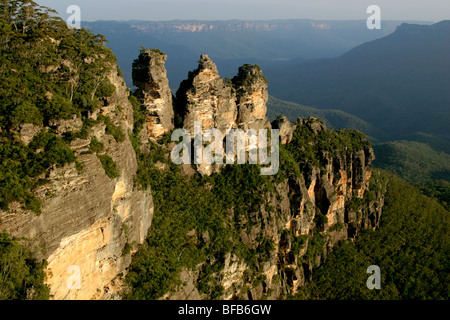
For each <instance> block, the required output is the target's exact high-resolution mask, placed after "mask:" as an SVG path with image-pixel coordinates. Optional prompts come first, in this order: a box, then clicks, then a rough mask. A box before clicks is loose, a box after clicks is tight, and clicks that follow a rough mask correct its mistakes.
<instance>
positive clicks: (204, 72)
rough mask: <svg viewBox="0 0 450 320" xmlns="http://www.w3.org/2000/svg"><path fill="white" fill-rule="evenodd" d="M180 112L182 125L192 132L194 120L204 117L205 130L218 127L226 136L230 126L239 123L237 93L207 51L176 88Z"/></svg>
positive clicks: (202, 120) (178, 110)
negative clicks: (194, 68) (196, 66)
mask: <svg viewBox="0 0 450 320" xmlns="http://www.w3.org/2000/svg"><path fill="white" fill-rule="evenodd" d="M177 112H178V113H179V115H180V117H181V118H182V119H183V123H182V127H183V128H184V129H187V130H189V131H190V132H191V134H193V132H194V122H195V121H201V122H202V126H203V129H205V130H206V129H208V128H217V129H219V130H220V131H221V132H222V134H223V136H225V134H226V130H227V129H232V128H235V127H236V117H237V108H236V94H235V92H234V90H233V87H232V85H231V83H228V82H225V81H224V80H223V79H222V78H221V77H220V75H219V73H218V71H217V67H216V65H215V64H214V62H213V61H212V60H211V59H210V58H209V57H208V56H207V55H202V56H201V57H200V60H199V65H198V68H197V69H196V70H194V71H193V72H190V73H189V76H188V79H187V80H184V81H183V82H182V83H181V85H180V88H179V89H178V91H177Z"/></svg>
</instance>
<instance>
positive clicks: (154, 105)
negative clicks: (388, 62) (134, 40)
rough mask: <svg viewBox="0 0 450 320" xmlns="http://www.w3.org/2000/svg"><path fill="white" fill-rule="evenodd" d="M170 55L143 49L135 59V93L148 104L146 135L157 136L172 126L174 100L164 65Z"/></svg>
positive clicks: (159, 136)
mask: <svg viewBox="0 0 450 320" xmlns="http://www.w3.org/2000/svg"><path fill="white" fill-rule="evenodd" d="M166 60H167V55H166V54H165V53H162V52H161V51H159V50H155V49H154V50H144V51H142V52H141V54H140V55H139V58H138V59H137V60H135V61H134V63H133V83H134V85H135V86H136V87H137V88H138V89H137V91H136V93H135V95H136V97H137V98H138V101H139V102H140V103H141V104H142V105H143V106H144V108H145V111H146V112H145V116H146V124H145V127H144V130H145V133H144V134H145V136H146V138H150V139H158V138H161V137H162V136H163V135H164V134H165V133H167V132H169V131H170V130H172V129H173V120H174V114H173V101H172V92H171V91H170V88H169V81H168V79H167V71H166V68H165V66H164V63H165V61H166Z"/></svg>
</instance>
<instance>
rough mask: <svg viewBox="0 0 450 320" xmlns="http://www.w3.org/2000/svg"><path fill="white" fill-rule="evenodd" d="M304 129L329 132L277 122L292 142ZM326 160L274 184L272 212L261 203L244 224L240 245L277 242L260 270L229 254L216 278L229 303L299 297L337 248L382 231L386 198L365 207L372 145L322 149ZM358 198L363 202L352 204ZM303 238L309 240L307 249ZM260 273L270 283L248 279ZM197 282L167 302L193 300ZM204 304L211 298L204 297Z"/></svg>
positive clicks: (312, 124) (310, 121)
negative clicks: (313, 249) (363, 233)
mask: <svg viewBox="0 0 450 320" xmlns="http://www.w3.org/2000/svg"><path fill="white" fill-rule="evenodd" d="M299 126H304V127H305V128H307V129H308V130H309V131H310V132H311V133H312V134H314V135H318V134H319V133H320V132H321V131H323V130H327V128H326V126H325V124H324V123H323V122H322V121H320V120H319V119H317V118H307V119H299V120H298V121H296V122H295V123H294V124H290V123H289V121H288V120H287V119H286V118H285V117H280V118H279V119H277V121H275V122H274V127H277V128H279V129H280V131H282V132H283V134H282V135H281V138H282V139H286V142H287V143H289V142H290V141H289V140H291V139H292V131H293V130H294V129H295V128H296V127H299ZM288 141H289V142H288ZM319 157H320V159H319V162H320V163H321V164H322V165H321V166H314V167H312V168H311V170H309V171H308V170H306V171H305V172H302V174H301V175H300V176H295V177H294V176H291V177H288V178H285V179H283V180H281V181H278V182H276V183H274V190H273V191H271V192H268V193H267V195H266V199H267V204H268V206H267V205H266V206H265V205H261V206H260V208H259V210H258V211H257V212H254V213H253V214H252V223H251V224H248V225H243V226H242V228H243V229H242V230H241V233H240V239H239V241H241V242H242V243H243V244H244V245H245V247H246V248H248V249H249V250H256V249H257V248H258V246H259V245H261V239H270V240H271V241H272V244H273V249H270V250H269V252H268V253H267V254H266V256H268V257H269V258H268V259H267V260H265V261H260V262H258V263H257V265H256V266H253V267H250V266H248V265H247V264H246V262H245V261H244V260H243V259H242V258H239V257H238V256H236V255H235V254H234V253H233V252H230V253H228V254H227V255H226V257H225V263H224V267H223V269H222V270H221V271H220V272H218V273H217V274H215V275H214V276H215V278H216V279H217V281H218V282H219V283H220V285H221V286H222V287H223V288H224V292H223V295H222V296H221V298H222V299H236V298H239V299H266V298H267V299H279V298H280V297H282V296H283V295H285V294H294V293H295V292H296V291H297V290H298V288H299V287H300V286H303V285H304V284H305V283H306V282H308V281H310V280H311V279H312V274H313V272H314V268H316V267H318V266H319V265H320V264H321V263H322V262H323V261H324V259H325V258H326V255H327V253H328V252H330V251H331V250H332V247H333V245H334V244H336V243H337V242H338V241H340V240H345V239H352V238H354V237H355V236H356V234H357V232H358V230H361V229H364V228H376V227H377V226H378V224H379V221H380V217H381V212H382V207H383V204H384V195H383V193H382V192H378V193H377V194H376V195H375V196H374V198H373V200H370V201H362V199H363V197H364V194H365V192H366V191H368V189H369V179H370V178H371V176H372V171H371V164H372V161H373V160H374V154H373V150H372V148H371V147H369V146H366V147H363V148H362V149H361V150H359V151H354V152H351V153H348V152H342V153H336V154H335V155H330V154H329V153H328V152H324V151H323V152H321V153H320V154H319ZM355 199H359V200H358V201H361V203H362V204H361V205H359V206H355V207H353V206H350V205H349V203H351V202H354V201H355ZM268 207H270V208H272V209H271V210H268V209H267V208H268ZM318 236H320V237H322V238H323V239H324V240H323V241H324V243H323V247H322V248H321V249H320V250H319V251H318V252H317V255H315V256H313V257H311V258H308V259H307V258H305V257H304V255H305V253H306V252H307V250H308V248H309V246H311V243H312V241H313V240H312V239H313V237H318ZM299 239H303V242H302V244H301V245H300V247H298V246H299V245H298V242H299ZM294 243H297V244H296V245H294ZM316 245H317V244H316ZM294 246H297V248H295V249H294ZM294 250H295V251H294ZM255 272H257V273H258V274H260V276H259V277H260V278H261V277H263V279H264V280H263V281H261V282H258V283H256V284H254V283H252V282H249V279H248V277H247V276H245V274H251V273H255ZM190 274H195V271H190ZM196 281H197V278H196V277H191V278H189V279H188V281H187V283H185V284H184V286H183V287H180V288H179V290H175V292H172V293H168V294H167V295H166V296H165V297H164V298H167V299H170V298H172V297H177V298H181V299H190V298H191V295H186V294H184V291H183V290H184V288H186V287H189V288H190V287H195V284H196ZM196 298H198V296H196ZM201 298H207V297H205V296H204V295H201Z"/></svg>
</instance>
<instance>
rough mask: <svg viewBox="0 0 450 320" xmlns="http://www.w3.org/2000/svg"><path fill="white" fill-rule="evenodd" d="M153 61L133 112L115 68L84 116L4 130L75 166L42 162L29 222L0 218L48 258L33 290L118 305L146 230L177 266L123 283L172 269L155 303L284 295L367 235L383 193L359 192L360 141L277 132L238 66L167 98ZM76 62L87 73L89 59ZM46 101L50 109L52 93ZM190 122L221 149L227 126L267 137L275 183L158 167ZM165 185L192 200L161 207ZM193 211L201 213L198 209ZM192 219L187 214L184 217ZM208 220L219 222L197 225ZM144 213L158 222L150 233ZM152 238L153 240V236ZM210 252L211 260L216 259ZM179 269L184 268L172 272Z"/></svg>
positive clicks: (249, 73)
mask: <svg viewBox="0 0 450 320" xmlns="http://www.w3.org/2000/svg"><path fill="white" fill-rule="evenodd" d="M166 59H167V57H166V55H165V54H164V53H162V52H160V51H159V50H155V49H153V50H146V49H145V50H142V51H141V53H140V55H139V57H138V59H137V60H135V62H134V64H133V78H134V79H133V80H134V84H135V85H136V87H137V90H136V91H135V92H134V93H133V96H134V97H135V98H136V100H137V103H136V105H135V104H134V103H133V104H132V103H131V102H130V101H132V99H131V98H130V99H129V92H128V90H127V88H126V87H125V85H124V82H123V79H122V77H121V76H119V75H118V73H117V71H116V69H115V68H114V67H115V66H114V67H113V68H112V70H113V71H108V72H107V73H106V74H104V75H105V79H103V80H102V82H99V86H100V83H101V84H102V94H101V95H100V94H99V96H98V97H96V99H97V100H96V102H98V105H96V107H90V108H87V109H86V110H84V111H83V112H81V113H74V114H73V115H72V116H65V117H60V118H57V117H55V118H51V119H47V120H46V121H44V123H43V124H41V125H37V124H31V123H24V124H21V125H20V126H18V128H17V130H16V132H15V135H14V139H16V141H19V142H20V143H23V144H24V145H29V144H33V143H36V142H35V141H34V140H35V139H34V138H35V137H36V136H38V135H39V134H41V133H42V132H44V133H45V132H47V133H51V134H52V137H53V135H54V136H55V137H57V138H58V139H65V140H64V141H67V143H68V146H69V148H70V150H71V152H73V155H74V159H76V161H74V160H72V161H67V163H66V162H64V164H63V165H56V164H55V165H52V166H50V167H49V168H47V169H46V170H45V172H43V173H41V175H40V176H39V179H41V180H42V182H45V183H42V184H37V185H36V187H35V188H33V190H32V192H33V194H34V195H35V196H36V198H37V199H39V200H40V201H41V202H42V205H41V208H40V211H41V213H40V214H36V213H34V212H31V211H29V210H26V209H25V208H24V207H23V206H21V205H20V204H19V203H16V202H12V203H10V204H9V209H8V210H2V211H0V218H1V220H2V224H1V228H2V230H5V231H7V232H8V233H10V234H12V235H14V236H16V237H24V238H28V239H31V240H32V243H33V247H34V248H35V250H34V254H35V257H36V258H37V259H46V260H47V262H48V264H47V266H46V269H45V272H46V275H47V280H46V282H47V284H48V285H49V287H50V290H51V294H52V296H53V298H54V299H116V298H121V297H122V296H123V295H126V294H128V292H130V291H132V290H133V288H130V287H129V283H128V282H127V280H126V278H125V279H124V277H123V276H124V275H125V276H126V275H127V274H129V273H136V272H140V271H139V270H141V269H140V268H134V269H133V268H132V267H130V265H131V266H133V264H132V263H133V257H132V254H135V253H137V254H139V250H144V249H145V244H144V245H143V246H140V244H143V243H144V242H145V243H147V241H148V239H149V237H150V236H151V235H152V234H151V232H163V233H169V234H175V235H176V236H177V238H176V239H177V241H179V242H181V244H180V243H178V244H177V245H179V247H177V248H180V251H179V252H178V251H177V252H175V253H174V254H173V255H172V256H171V255H170V254H167V256H168V259H169V262H170V263H173V264H174V265H175V266H176V267H177V268H178V267H180V264H181V267H182V268H181V271H179V270H178V269H177V268H174V269H171V268H169V267H168V266H167V265H165V264H161V265H157V263H159V262H155V265H152V266H153V267H152V268H150V269H148V270H147V271H146V274H145V275H143V274H137V275H134V276H133V277H134V279H141V278H145V277H147V276H148V274H147V273H151V272H157V271H160V270H163V271H164V272H165V271H167V270H178V271H176V272H179V274H178V273H177V274H176V275H169V276H167V274H165V276H164V277H162V280H161V281H160V282H164V281H169V280H167V279H172V278H178V277H179V278H180V280H181V282H180V283H178V282H176V281H174V283H171V284H169V285H167V286H165V285H164V286H163V288H165V289H164V290H165V291H164V292H159V291H158V290H151V291H152V292H158V293H159V295H157V296H152V297H156V298H160V299H174V298H177V299H205V298H210V297H214V298H216V299H263V298H269V299H280V298H285V297H287V296H289V295H293V294H295V292H296V291H297V290H298V288H299V287H300V286H302V285H304V284H305V283H307V282H308V281H310V279H311V276H312V274H313V272H314V268H316V267H317V266H319V265H320V264H321V263H322V262H323V261H324V260H325V259H326V255H327V253H328V252H330V251H331V250H332V248H333V245H335V244H336V243H337V242H338V241H340V240H345V239H353V238H354V237H355V236H356V235H357V234H358V232H359V230H361V229H363V228H376V227H377V226H378V224H379V220H380V216H381V210H382V206H383V197H384V193H383V190H382V187H379V188H378V189H376V190H372V189H373V188H372V187H373V186H378V184H379V182H378V181H377V178H376V177H373V176H372V171H371V163H372V161H373V160H374V154H373V150H372V148H371V147H370V144H369V143H368V142H367V141H366V140H365V138H364V137H363V136H362V135H361V134H359V133H357V132H353V131H333V130H328V129H327V128H326V127H325V125H324V123H323V122H322V121H320V120H319V119H316V118H308V119H299V120H298V121H296V122H295V123H290V122H289V121H288V119H287V118H286V117H283V116H280V117H279V118H278V119H276V120H275V121H274V122H273V123H270V122H269V120H268V118H267V117H266V111H267V107H266V103H267V100H268V84H267V80H266V79H265V78H264V76H263V73H262V71H261V69H260V68H259V67H258V66H253V65H244V66H242V67H240V68H239V69H238V73H237V75H236V76H235V77H234V78H233V79H227V80H225V79H222V78H221V77H220V75H219V73H218V70H217V67H216V65H215V64H214V63H213V61H212V60H211V59H210V58H209V57H208V56H206V55H202V56H201V57H200V60H199V65H198V68H197V69H196V70H194V71H192V72H190V73H189V74H188V77H187V79H186V80H185V81H183V82H182V83H181V84H180V88H179V89H178V91H177V93H176V97H174V96H172V93H171V91H170V88H169V85H168V79H167V75H166V70H165V67H164V63H165V61H166ZM84 63H95V58H93V59H89V60H86V61H85V62H84ZM65 64H67V65H70V64H69V63H68V62H66V63H65ZM47 69H49V68H46V70H47ZM50 69H52V70H53V69H54V70H58V67H55V68H50ZM46 72H47V71H46ZM105 81H106V82H105ZM46 97H47V98H46V99H49V101H51V99H52V93H51V92H49V93H48V94H46ZM136 100H135V101H136ZM135 117H136V119H135ZM138 117H140V118H139V119H137V118H138ZM196 121H201V122H202V129H203V130H206V129H210V128H216V129H219V130H220V131H221V132H222V139H223V138H224V137H225V135H226V133H227V131H228V130H230V129H242V130H243V131H247V130H250V129H254V130H258V129H272V128H273V129H278V130H279V132H280V139H281V140H280V142H281V146H280V170H279V172H278V173H276V174H274V175H273V176H269V177H265V178H264V179H263V178H261V176H260V173H259V171H258V170H252V169H251V168H250V169H248V170H247V169H236V167H238V166H239V167H241V166H242V167H244V166H245V168H248V167H247V166H249V167H250V165H248V164H245V165H233V164H231V165H225V164H223V165H221V166H217V167H214V168H212V167H208V166H206V165H201V166H196V165H187V166H185V167H184V168H183V169H182V170H178V169H177V168H175V169H174V164H173V163H171V160H170V156H169V153H170V151H171V150H172V148H173V147H174V143H170V142H168V141H167V139H165V137H166V138H167V137H168V135H169V134H170V133H171V131H172V130H173V129H176V128H182V129H186V130H189V131H190V132H191V134H192V133H193V132H194V123H195V122H196ZM143 145H145V147H144V148H143V147H142V146H143ZM260 146H261V145H260ZM41 149H42V148H37V149H36V150H35V151H36V153H39V152H42V150H41ZM143 151H145V152H143ZM246 151H248V148H246ZM254 166H258V165H254ZM230 167H233V168H234V169H233V168H231V169H230ZM252 168H253V167H252ZM246 170H247V171H246ZM180 172H181V173H180ZM169 173H170V174H169ZM186 173H187V174H186ZM166 177H168V178H170V179H166ZM158 179H159V180H158ZM171 179H172V180H171ZM167 181H171V182H173V184H174V186H175V184H177V183H178V186H180V185H181V186H182V187H185V186H186V188H188V187H189V188H196V189H193V190H194V191H195V192H192V190H190V192H191V193H187V194H192V197H193V198H192V199H185V202H183V205H181V206H180V205H179V204H178V203H176V202H175V203H173V206H172V208H168V207H167V205H164V204H165V203H164V201H171V200H169V199H172V198H171V197H173V196H174V193H175V194H176V195H177V196H179V195H180V194H185V190H184V189H182V188H180V189H179V190H178V189H176V190H175V189H171V185H170V184H169V185H168V184H167ZM245 184H249V185H248V186H245ZM253 184H254V186H253ZM143 186H149V187H148V188H147V187H143ZM164 188H165V189H164ZM152 189H156V191H155V192H154V194H153V196H154V197H153V196H152V191H151V190H152ZM244 189H245V190H244ZM174 191H177V192H174ZM208 192H209V193H208ZM206 193H208V194H209V195H210V196H214V197H212V198H210V200H211V202H214V201H217V205H214V206H211V208H212V209H211V208H209V209H208V210H211V211H210V212H207V213H205V212H202V216H201V217H200V218H199V220H198V221H200V222H199V223H204V225H193V226H192V228H191V229H190V230H184V229H183V227H184V226H180V224H182V225H184V224H188V223H191V224H192V221H193V219H194V218H192V217H191V216H189V217H186V216H183V215H181V216H177V215H176V214H177V213H178V211H182V210H183V209H184V207H185V206H188V205H189V203H190V202H191V200H192V201H199V198H201V197H203V196H204V194H206ZM243 194H244V195H243ZM156 198H158V200H155V199H156ZM208 199H209V198H208ZM228 200H229V201H228ZM154 201H155V202H154ZM227 201H228V202H227ZM199 203H200V204H203V205H205V206H207V204H205V203H204V202H202V201H201V199H200V201H199ZM169 204H171V203H169ZM154 208H157V210H155V209H154ZM173 208H175V209H176V210H175V213H174V212H172V211H171V212H170V213H171V214H173V215H174V217H176V218H173V220H170V219H171V217H172V216H171V215H170V214H168V213H167V212H166V211H164V210H172V209H173ZM201 209H203V208H194V209H193V210H190V212H188V213H186V214H187V215H188V214H191V215H194V216H195V215H196V214H197V213H196V212H195V210H199V211H200V210H201ZM154 210H155V213H154ZM214 210H216V211H217V212H219V213H220V217H219V218H220V219H223V220H220V219H219V220H220V222H216V221H212V222H211V221H209V222H208V223H206V222H204V221H205V220H207V219H208V218H210V217H211V216H212V215H213V214H214V213H215V212H214ZM221 210H223V211H221ZM217 212H216V213H217ZM153 214H155V215H159V217H164V219H166V220H164V222H165V223H167V224H162V226H163V227H161V224H157V225H156V226H152V228H153V229H150V226H151V224H152V222H153V220H152V219H153ZM183 214H184V212H183ZM187 218H190V220H189V219H187ZM161 220H163V219H160V220H159V221H157V222H158V223H160V221H161ZM195 221H196V220H195ZM216 224H220V226H218V225H216ZM172 226H174V227H173V228H172ZM175 226H176V227H175ZM158 227H161V228H165V229H164V230H155V228H158ZM169 229H170V230H169ZM149 230H151V231H149ZM179 230H182V232H183V234H181V235H180V234H176V232H181V231H179ZM185 231H186V232H185ZM149 232H150V233H149ZM156 238H158V237H156ZM146 239H147V241H145V240H146ZM180 239H181V240H180ZM218 240H220V241H222V240H223V243H218V242H217V241H218ZM155 241H156V240H155ZM225 242H226V244H225ZM152 245H153V246H155V247H157V246H159V245H161V246H162V244H161V243H158V242H152ZM215 246H217V247H220V248H221V249H220V250H217V251H215V248H214V247H215ZM169 247H171V248H173V247H174V246H172V245H171V246H169ZM222 247H223V248H222ZM189 250H192V251H189ZM155 252H157V251H155ZM196 252H199V253H198V254H199V255H202V254H204V252H207V254H206V253H205V256H204V258H205V259H204V260H203V261H196V264H194V265H193V262H192V261H193V260H192V261H191V260H190V258H191V257H189V256H190V255H195V254H196ZM186 256H188V257H187V258H186ZM202 257H203V256H202ZM146 258H147V259H152V258H154V259H155V260H157V258H161V257H152V256H151V255H149V256H147V257H146ZM163 258H165V257H163ZM183 259H187V261H188V262H186V263H185V264H183V263H184V262H183V261H184V260H183ZM192 259H194V258H192ZM194 260H195V259H194ZM158 261H160V260H158ZM138 262H139V260H138ZM138 262H137V263H138ZM164 262H167V261H164ZM143 269H144V270H146V269H145V268H143ZM136 270H138V271H136ZM174 272H175V271H174ZM155 278H157V277H155ZM157 279H160V278H157ZM152 285H159V284H158V282H154V283H152ZM144 286H146V285H144ZM166 288H170V289H168V290H167V289H166ZM146 289H148V286H146ZM152 294H153V295H156V293H152Z"/></svg>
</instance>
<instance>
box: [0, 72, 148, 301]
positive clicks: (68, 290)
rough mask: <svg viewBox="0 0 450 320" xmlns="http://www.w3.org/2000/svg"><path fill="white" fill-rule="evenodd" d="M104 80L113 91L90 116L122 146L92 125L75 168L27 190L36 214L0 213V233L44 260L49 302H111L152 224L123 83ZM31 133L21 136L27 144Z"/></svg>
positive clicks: (57, 171)
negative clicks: (99, 150) (139, 181)
mask: <svg viewBox="0 0 450 320" xmlns="http://www.w3.org/2000/svg"><path fill="white" fill-rule="evenodd" d="M108 79H109V80H110V81H111V83H113V84H114V86H115V87H116V91H115V93H114V94H113V95H112V96H111V97H110V98H108V99H107V103H105V104H104V105H103V106H102V107H101V108H100V109H99V110H97V111H96V112H95V113H92V114H91V116H92V117H94V118H97V117H98V115H99V114H102V115H104V116H107V117H109V118H110V119H111V123H113V124H114V125H116V126H117V127H119V128H120V129H121V130H122V131H123V132H124V133H125V135H124V136H125V140H124V141H123V142H117V141H116V140H115V139H114V138H113V137H112V136H111V135H109V134H106V132H105V124H103V123H102V122H100V123H98V124H97V125H95V126H94V127H92V128H91V129H90V131H89V136H88V138H87V139H75V140H73V141H72V142H71V145H70V146H71V148H72V149H73V150H74V152H75V155H76V156H77V160H78V161H79V163H81V164H82V166H83V168H82V169H81V170H80V168H77V167H76V165H75V164H74V163H72V164H68V165H66V166H64V167H56V166H54V167H52V168H50V169H49V170H48V171H47V172H46V173H44V174H43V176H42V178H46V179H47V180H48V183H46V184H43V185H41V186H39V187H38V188H37V189H36V190H33V192H34V194H35V195H36V196H37V197H38V198H39V199H41V200H42V207H41V210H42V213H41V214H40V215H36V214H35V213H32V212H27V211H24V210H23V209H21V206H20V205H19V204H11V206H10V210H9V211H8V212H3V211H1V212H0V219H1V220H2V225H1V228H2V229H3V230H5V231H7V232H8V233H10V234H12V235H14V236H16V237H19V238H21V237H25V238H28V239H31V240H32V243H33V246H34V248H35V256H36V257H37V258H38V259H47V262H48V265H47V267H46V274H47V280H46V282H47V284H48V285H49V287H50V293H51V295H52V296H53V299H102V298H113V297H116V296H117V292H114V290H111V289H112V287H111V283H112V281H113V280H114V279H115V278H116V277H117V275H118V274H120V273H121V272H123V271H125V269H126V267H128V265H129V263H130V261H131V254H130V251H131V252H132V251H133V250H135V248H136V247H137V244H139V243H142V242H143V241H144V239H145V237H146V235H147V231H148V228H149V227H150V224H151V220H152V216H153V201H152V195H151V191H150V190H137V189H135V188H134V181H133V179H134V176H135V174H136V171H137V161H136V155H135V152H134V149H133V147H132V145H131V142H130V140H129V139H128V133H131V132H132V130H133V110H132V106H131V105H130V103H129V102H128V93H127V90H126V87H125V85H124V84H123V79H122V78H121V77H119V76H118V75H117V73H116V72H111V74H109V75H108ZM119 106H120V107H121V108H119ZM52 125H53V126H55V129H56V130H57V132H60V133H61V132H67V131H73V132H77V131H78V130H79V129H80V125H79V121H78V120H77V119H72V120H67V121H54V122H53V123H52ZM28 131H30V130H28ZM32 133H34V131H33V130H31V133H30V134H26V135H25V134H24V135H23V136H24V137H25V136H26V137H27V138H26V140H27V141H28V140H30V139H29V137H28V135H32ZM93 136H95V137H96V138H97V139H98V140H99V141H100V142H102V143H103V144H104V146H105V153H106V154H108V155H109V156H111V158H112V159H113V160H114V162H115V163H116V164H117V167H118V171H119V173H120V177H118V178H115V179H110V178H109V177H108V176H107V175H106V174H105V170H104V169H103V167H102V164H101V162H100V160H99V159H98V157H97V155H96V154H92V153H88V152H86V151H88V150H89V144H90V141H91V137H93ZM130 249H131V250H130Z"/></svg>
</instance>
